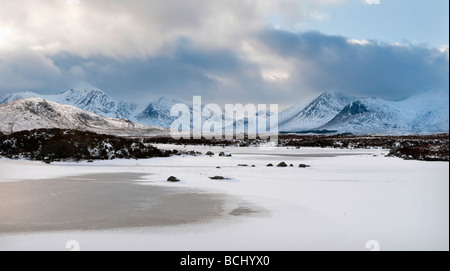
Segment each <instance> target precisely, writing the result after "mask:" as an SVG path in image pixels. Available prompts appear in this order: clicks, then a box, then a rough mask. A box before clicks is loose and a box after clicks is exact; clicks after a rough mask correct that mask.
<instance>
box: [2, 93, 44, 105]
mask: <svg viewBox="0 0 450 271" xmlns="http://www.w3.org/2000/svg"><path fill="white" fill-rule="evenodd" d="M39 96H42V95H39V94H37V93H34V92H29V91H24V92H17V93H10V94H5V95H3V96H0V105H2V104H6V103H9V102H12V101H16V100H21V99H27V98H38V97H39Z"/></svg>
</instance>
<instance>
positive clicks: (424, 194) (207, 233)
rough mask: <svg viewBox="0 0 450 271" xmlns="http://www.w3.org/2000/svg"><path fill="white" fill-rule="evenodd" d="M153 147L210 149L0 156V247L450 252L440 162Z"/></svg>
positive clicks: (380, 155) (378, 155) (444, 171)
mask: <svg viewBox="0 0 450 271" xmlns="http://www.w3.org/2000/svg"><path fill="white" fill-rule="evenodd" d="M158 147H159V148H163V149H174V148H178V149H186V150H196V151H200V152H203V153H206V152H207V151H212V152H214V153H215V155H214V156H210V155H200V156H176V157H170V158H155V159H148V160H114V161H96V162H94V163H86V162H81V163H54V164H51V165H46V164H43V163H40V162H28V161H20V160H19V161H17V160H15V161H13V160H7V159H2V160H0V250H67V248H66V244H69V245H68V247H69V248H70V247H72V248H73V247H74V246H70V244H73V242H72V243H70V242H69V241H71V240H72V241H75V244H77V246H75V247H76V248H79V249H81V250H123V249H126V250H257V251H258V250H369V249H370V248H371V247H372V248H374V247H376V248H379V249H381V250H448V249H449V238H448V237H449V232H448V228H449V173H448V170H449V164H448V163H446V162H421V161H405V160H402V159H399V158H388V157H385V154H386V153H387V152H388V151H387V150H373V149H372V150H336V149H316V148H302V149H300V150H298V149H292V148H274V149H268V150H261V149H259V148H237V147H227V148H222V147H201V146H200V147H199V146H186V147H180V146H170V145H159V146H158ZM219 152H229V153H231V154H232V156H231V157H219V156H218V154H219ZM280 162H285V163H286V164H287V165H288V167H277V165H278V164H279V163H280ZM269 163H272V164H273V165H274V167H267V165H268V164H269ZM291 164H292V165H293V166H292V167H291V166H290V165H291ZM300 164H307V165H310V166H311V167H306V168H302V167H299V165H300ZM238 165H240V166H238ZM243 165H247V166H243ZM170 176H176V177H177V178H178V179H179V180H180V182H176V183H170V182H167V178H168V177H170ZM214 176H222V177H224V178H223V179H222V180H220V179H219V180H212V179H210V177H214ZM369 241H372V242H369ZM68 242H69V243H68ZM368 242H369V243H368ZM373 244H376V246H372V245H373ZM366 245H369V246H367V247H366Z"/></svg>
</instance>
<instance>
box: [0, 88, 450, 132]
mask: <svg viewBox="0 0 450 271" xmlns="http://www.w3.org/2000/svg"><path fill="white" fill-rule="evenodd" d="M448 96H449V95H448V91H428V92H424V93H422V94H420V95H417V96H413V97H410V98H408V99H405V100H402V101H389V100H384V99H381V98H355V97H349V96H345V95H343V94H341V93H336V92H325V93H322V94H321V95H320V96H318V97H317V98H316V99H314V100H313V101H312V102H311V103H309V104H308V105H306V106H302V104H295V105H293V106H292V107H290V108H288V109H286V110H284V111H283V112H281V113H280V114H279V131H282V132H305V131H317V130H328V131H336V132H339V133H353V134H369V133H379V134H427V133H437V132H448V131H449V117H448V114H449V102H448ZM36 97H37V98H42V99H45V100H46V101H53V102H56V103H59V104H63V105H71V106H74V107H77V108H79V109H82V110H84V111H88V112H91V113H94V114H97V115H99V116H101V117H105V118H116V119H126V120H129V121H131V122H134V123H139V124H142V125H146V126H160V127H165V128H168V127H170V125H171V124H172V123H173V121H174V119H175V118H173V117H171V116H170V109H171V108H172V106H173V105H175V104H177V103H181V102H180V101H178V100H176V99H171V98H167V97H160V98H157V99H155V100H152V101H149V102H148V103H142V104H137V103H133V102H126V101H117V100H114V99H113V98H111V97H109V96H108V95H107V94H106V93H105V92H103V91H102V90H100V89H98V88H94V87H91V86H88V85H84V86H78V87H76V88H71V89H69V90H67V91H65V92H63V93H61V94H58V95H39V94H36V93H32V92H19V93H13V94H7V95H4V96H0V104H5V103H9V102H11V101H15V100H19V99H24V98H36ZM190 109H191V111H192V107H190ZM222 113H224V112H223V111H222ZM223 118H224V119H225V118H227V116H226V115H225V114H223ZM203 119H204V120H205V118H203ZM247 122H248V120H247V119H244V120H238V121H236V122H235V123H234V126H242V125H244V124H245V123H247Z"/></svg>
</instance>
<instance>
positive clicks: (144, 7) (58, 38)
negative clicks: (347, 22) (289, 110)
mask: <svg viewBox="0 0 450 271" xmlns="http://www.w3.org/2000/svg"><path fill="white" fill-rule="evenodd" d="M341 2H343V1H342V0H319V1H311V0H303V1H298V0H280V1H272V0H257V1H256V0H228V1H210V0H183V1H179V0H166V1H119V0H96V1H80V4H79V5H69V4H67V1H65V0H47V1H36V0H22V1H7V3H2V9H1V10H0V17H1V18H2V20H1V21H0V42H1V43H2V44H4V45H5V44H6V46H9V47H17V46H18V45H22V46H27V47H28V48H31V49H32V50H35V51H37V52H40V53H42V54H57V53H60V52H68V53H71V54H76V55H81V56H83V57H89V56H91V55H98V54H101V55H106V56H112V57H117V58H120V57H147V56H152V55H157V54H162V53H167V52H166V51H167V49H170V48H171V44H173V43H174V42H175V41H176V40H177V39H178V38H179V37H188V38H189V39H191V40H193V41H195V42H197V43H199V44H202V46H207V47H210V48H217V47H234V46H235V44H239V42H240V41H242V39H244V38H246V37H248V36H249V35H250V34H251V33H254V32H257V31H259V30H261V29H262V28H264V27H266V24H267V18H269V17H270V16H272V15H273V14H280V15H281V16H282V17H283V18H286V20H287V21H289V22H294V23H295V21H299V20H302V19H304V18H305V17H315V18H316V19H324V18H325V16H326V15H325V14H323V13H321V12H320V11H319V10H318V8H316V7H319V6H322V5H329V4H332V3H341ZM4 29H9V30H8V33H9V34H11V35H12V36H13V37H11V35H8V36H7V37H6V39H5V37H4V36H5V34H4V33H6V32H4ZM1 31H3V32H1Z"/></svg>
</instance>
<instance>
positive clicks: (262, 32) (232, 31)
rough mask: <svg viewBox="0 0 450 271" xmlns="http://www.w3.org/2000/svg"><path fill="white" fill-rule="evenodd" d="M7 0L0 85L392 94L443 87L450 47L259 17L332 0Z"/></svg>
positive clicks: (238, 96)
mask: <svg viewBox="0 0 450 271" xmlns="http://www.w3.org/2000/svg"><path fill="white" fill-rule="evenodd" d="M17 2H19V1H8V2H7V3H4V5H3V7H2V10H0V16H1V17H2V21H0V94H2V93H5V92H12V91H22V90H30V91H37V92H42V93H54V92H58V91H62V90H64V89H67V88H69V87H71V86H72V85H74V84H76V83H77V82H79V81H85V82H89V83H90V84H92V85H94V86H96V87H99V88H101V89H103V90H105V91H106V92H107V93H109V94H110V95H112V96H115V97H117V98H126V99H134V100H138V99H143V98H147V97H150V96H160V95H166V96H174V97H177V98H179V99H184V100H189V99H192V96H193V95H202V96H204V98H205V101H215V102H218V103H222V102H241V103H246V102H254V103H256V102H264V103H281V104H292V103H293V102H295V101H298V100H302V99H303V97H312V96H314V95H316V94H317V93H319V92H322V91H331V90H337V91H341V92H344V93H348V94H352V95H356V96H358V95H359V96H377V97H383V98H390V99H399V98H403V97H407V96H410V95H413V94H416V93H418V92H422V91H426V90H429V89H444V90H448V88H449V56H448V48H447V49H438V48H429V47H427V46H426V45H417V44H386V43H382V42H380V41H376V40H369V41H357V40H351V37H342V36H329V35H325V34H321V33H318V32H305V33H293V32H288V31H283V30H276V29H273V28H271V27H270V26H268V23H267V18H268V17H270V16H271V15H272V14H273V13H278V14H283V15H284V16H285V18H291V19H292V20H294V19H293V18H297V19H296V20H297V21H298V20H308V19H310V17H312V16H313V15H314V14H317V12H316V11H317V9H319V8H320V6H322V5H337V4H340V3H342V2H345V1H342V0H320V1H294V0H285V1H271V0H270V1H269V0H260V1H237V0H236V1H203V0H201V1H200V0H198V1H197V0H196V1H194V0H190V1H174V0H173V1H172V0H171V1H129V3H127V4H126V5H125V4H123V1H102V0H99V1H83V0H81V5H79V6H69V5H67V4H65V1H56V0H55V1H24V2H25V3H26V4H23V3H22V4H20V5H22V6H26V7H27V8H20V7H18V5H19V4H18V3H17ZM306 7H307V8H306Z"/></svg>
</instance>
